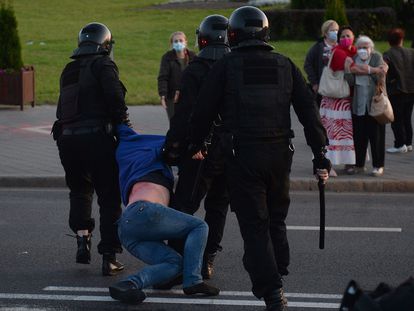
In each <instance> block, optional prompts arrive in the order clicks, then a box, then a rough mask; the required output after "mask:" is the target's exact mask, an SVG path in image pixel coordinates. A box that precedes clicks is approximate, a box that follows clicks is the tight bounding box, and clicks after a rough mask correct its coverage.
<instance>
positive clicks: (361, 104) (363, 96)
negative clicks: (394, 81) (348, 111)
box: [345, 51, 384, 116]
mask: <svg viewBox="0 0 414 311" xmlns="http://www.w3.org/2000/svg"><path fill="white" fill-rule="evenodd" d="M357 57H358V55H355V56H354V60H355V59H356V58H357ZM382 64H384V60H383V59H382V55H381V53H379V52H377V51H373V52H372V54H371V59H370V60H369V62H368V65H369V66H371V67H379V66H380V65H382ZM368 76H369V79H368V81H369V82H368V85H357V84H356V79H355V74H352V73H347V74H345V78H346V80H347V81H348V83H349V85H350V86H353V96H352V113H353V114H355V115H357V116H363V115H365V114H366V113H367V112H368V111H369V110H370V108H371V100H372V97H373V96H374V95H375V89H376V85H377V82H378V76H377V75H376V74H370V75H368ZM362 88H364V89H362ZM366 88H368V89H366Z"/></svg>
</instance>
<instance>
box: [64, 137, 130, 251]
mask: <svg viewBox="0 0 414 311" xmlns="http://www.w3.org/2000/svg"><path fill="white" fill-rule="evenodd" d="M57 146H58V149H59V156H60V159H61V162H62V165H63V168H64V170H65V178H66V184H67V186H68V187H69V190H70V193H69V198H70V212H69V226H70V228H71V229H72V230H73V232H75V233H76V232H77V231H78V230H89V231H90V232H92V231H93V230H94V228H95V220H94V219H93V218H92V216H91V213H92V201H93V193H94V190H95V191H96V194H97V196H98V205H99V213H100V222H99V224H100V226H99V229H100V234H101V241H100V243H99V244H98V252H99V253H100V254H103V253H108V252H110V253H113V252H115V253H120V252H122V248H121V243H120V241H119V238H118V226H117V224H116V221H117V220H118V218H119V217H120V215H121V213H122V209H121V200H120V190H119V182H118V166H117V163H116V160H115V148H116V142H115V139H114V137H112V136H110V135H108V134H106V133H104V132H103V131H101V132H97V133H91V134H82V135H67V136H66V135H61V136H60V137H59V138H58V140H57Z"/></svg>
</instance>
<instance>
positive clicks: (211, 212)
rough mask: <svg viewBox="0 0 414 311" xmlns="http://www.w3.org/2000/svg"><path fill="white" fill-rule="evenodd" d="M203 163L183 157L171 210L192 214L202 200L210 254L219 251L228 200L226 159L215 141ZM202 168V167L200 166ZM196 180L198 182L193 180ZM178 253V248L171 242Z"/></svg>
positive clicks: (189, 157)
mask: <svg viewBox="0 0 414 311" xmlns="http://www.w3.org/2000/svg"><path fill="white" fill-rule="evenodd" d="M208 154H209V155H208V157H207V158H206V159H205V160H203V161H199V160H193V159H191V156H192V155H190V154H188V155H186V157H185V158H184V159H183V161H182V163H181V164H180V166H179V173H178V174H179V175H178V176H179V177H178V181H177V185H176V188H175V192H174V196H173V199H172V202H171V207H173V208H174V209H176V210H179V211H181V212H184V213H187V214H191V215H193V214H194V213H195V212H196V211H197V210H198V209H199V207H200V203H201V200H202V199H203V198H204V197H205V201H204V208H205V211H206V214H205V219H204V220H205V221H206V223H207V224H208V226H209V232H208V239H207V245H206V249H205V253H208V254H213V253H215V252H217V251H218V250H221V246H220V242H221V240H222V238H223V232H224V226H225V223H226V216H227V211H228V206H229V203H230V198H229V195H228V191H227V181H226V175H225V165H224V163H225V160H224V156H223V153H222V151H221V147H220V145H219V143H218V141H214V142H213V144H212V145H211V147H210V148H209V151H208ZM200 165H201V167H200ZM197 178H198V180H196V179H197ZM172 246H173V247H174V248H176V249H177V250H179V249H180V246H179V245H178V244H176V242H172Z"/></svg>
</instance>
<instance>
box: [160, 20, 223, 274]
mask: <svg viewBox="0 0 414 311" xmlns="http://www.w3.org/2000/svg"><path fill="white" fill-rule="evenodd" d="M227 25H228V19H227V18H226V17H224V16H222V15H210V16H207V17H206V18H205V19H204V20H203V21H202V22H201V24H200V26H199V28H198V29H197V30H196V34H197V41H198V47H199V49H200V52H199V53H198V55H197V56H196V57H195V58H194V60H193V61H192V62H191V63H190V64H189V66H188V67H187V68H186V69H185V71H184V73H183V76H182V80H181V89H180V98H179V105H177V106H176V112H175V115H174V116H173V118H172V119H171V122H170V129H169V131H168V133H167V140H166V151H168V152H167V154H168V153H172V154H174V153H175V154H176V155H178V154H182V157H181V159H180V161H179V163H178V167H179V173H178V176H179V178H178V182H177V186H176V189H175V192H174V196H173V199H172V203H171V206H172V207H173V208H175V209H177V210H179V211H182V212H184V213H187V214H191V215H192V214H194V213H195V212H196V211H197V210H198V208H199V207H200V202H201V200H202V199H203V198H204V197H205V201H204V208H205V210H206V215H205V221H206V222H207V224H208V226H209V235H208V240H207V245H206V249H205V253H204V260H203V268H202V275H203V278H205V279H209V278H210V277H211V275H212V273H213V261H214V258H215V256H216V254H217V251H219V250H221V246H220V242H221V240H222V237H223V231H224V225H225V221H226V215H227V210H228V205H229V196H228V191H227V187H226V179H225V174H224V157H223V154H222V150H221V146H220V143H219V141H220V128H221V127H220V121H219V120H216V122H215V123H214V125H213V127H212V128H211V130H210V133H209V138H208V142H207V143H208V153H209V156H208V157H207V158H206V159H205V160H204V161H203V162H201V163H200V161H198V160H193V159H192V158H191V156H192V154H190V153H188V151H187V147H188V143H189V141H188V133H189V118H190V115H191V112H192V109H193V107H194V105H195V104H196V100H197V96H198V92H199V90H200V87H201V85H202V83H203V81H204V79H205V77H206V76H207V73H208V72H209V70H210V68H211V66H212V65H213V64H214V63H215V62H216V61H217V60H218V59H220V58H222V57H223V55H225V54H226V53H228V52H230V47H229V46H228V40H227ZM172 146H175V147H172ZM169 160H173V163H172V164H177V161H174V159H169ZM175 160H177V159H175ZM167 161H168V157H167ZM174 162H175V163H174ZM170 245H172V246H173V247H174V248H176V249H177V248H178V249H179V248H180V246H177V245H176V244H174V243H170Z"/></svg>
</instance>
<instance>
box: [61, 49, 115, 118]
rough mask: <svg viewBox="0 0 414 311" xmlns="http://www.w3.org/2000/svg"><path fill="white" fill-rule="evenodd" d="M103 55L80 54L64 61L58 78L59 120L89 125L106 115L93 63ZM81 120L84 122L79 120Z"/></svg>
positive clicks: (106, 111) (106, 116)
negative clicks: (72, 59)
mask: <svg viewBox="0 0 414 311" xmlns="http://www.w3.org/2000/svg"><path fill="white" fill-rule="evenodd" d="M100 57H102V56H94V57H88V58H80V59H77V60H75V61H73V62H71V63H69V64H67V65H66V67H65V69H64V70H63V72H62V76H61V79H60V96H59V102H58V107H57V112H56V116H57V118H58V120H59V122H60V123H61V124H76V126H90V125H98V124H103V123H104V122H105V120H107V119H109V111H108V108H106V107H105V105H104V101H103V97H102V96H103V95H102V94H103V90H102V88H101V86H100V84H99V82H98V80H97V78H96V77H95V75H94V74H93V71H92V66H93V65H94V64H95V62H99V58H100ZM82 123H84V124H82Z"/></svg>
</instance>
